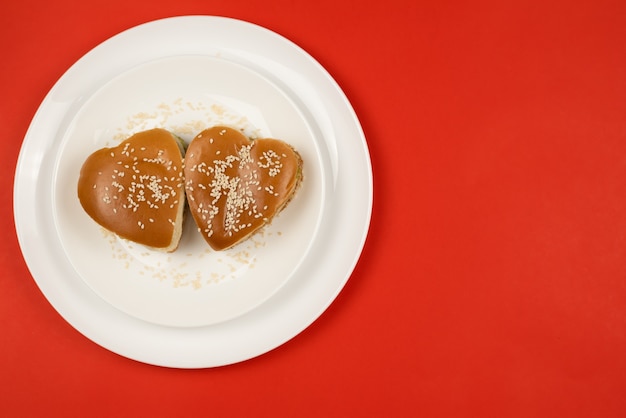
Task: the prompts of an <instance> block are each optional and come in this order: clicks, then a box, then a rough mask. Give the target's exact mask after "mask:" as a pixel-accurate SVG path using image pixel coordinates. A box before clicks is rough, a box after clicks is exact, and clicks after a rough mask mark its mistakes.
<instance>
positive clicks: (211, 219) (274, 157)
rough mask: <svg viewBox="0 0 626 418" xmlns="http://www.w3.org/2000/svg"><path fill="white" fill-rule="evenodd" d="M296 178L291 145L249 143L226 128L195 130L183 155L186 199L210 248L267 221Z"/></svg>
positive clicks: (293, 187) (291, 191)
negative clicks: (195, 134) (195, 133)
mask: <svg viewBox="0 0 626 418" xmlns="http://www.w3.org/2000/svg"><path fill="white" fill-rule="evenodd" d="M301 178H302V159H301V158H300V155H299V154H298V153H297V152H296V151H295V150H294V149H293V148H292V147H291V146H290V145H288V144H286V143H285V142H283V141H280V140H277V139H270V138H264V139H256V140H254V141H250V140H249V139H248V138H247V137H246V136H245V135H243V134H242V133H241V132H239V131H238V130H236V129H232V128H229V127H226V126H216V127H213V128H209V129H206V130H204V131H203V132H201V133H199V134H198V135H197V136H196V137H195V138H194V139H193V140H192V141H191V143H190V144H189V147H188V148H187V154H186V156H185V190H186V192H187V202H188V204H189V208H190V209H191V213H192V216H193V218H194V220H195V221H196V224H197V225H198V230H199V231H200V233H201V234H202V236H203V237H204V239H205V240H206V241H207V243H208V244H209V245H210V246H211V247H212V248H213V249H214V250H224V249H227V248H230V247H232V246H234V245H235V244H238V243H240V242H242V241H243V240H245V239H246V238H248V237H249V236H250V235H252V234H253V233H254V232H256V231H258V230H259V229H260V228H261V227H263V226H264V225H265V224H267V223H269V222H270V221H271V220H272V218H273V217H274V216H275V215H276V214H277V213H278V212H280V211H281V210H282V209H283V208H284V206H285V205H286V204H287V203H288V202H289V201H290V200H291V198H292V197H293V195H294V193H295V191H296V189H297V186H298V184H299V182H300V179H301Z"/></svg>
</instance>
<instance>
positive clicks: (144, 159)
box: [78, 129, 185, 252]
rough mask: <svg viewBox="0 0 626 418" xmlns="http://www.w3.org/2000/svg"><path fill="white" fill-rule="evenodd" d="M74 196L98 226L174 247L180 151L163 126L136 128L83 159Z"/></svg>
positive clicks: (180, 200)
mask: <svg viewBox="0 0 626 418" xmlns="http://www.w3.org/2000/svg"><path fill="white" fill-rule="evenodd" d="M78 198H79V200H80V203H81V205H82V207H83V209H84V210H85V212H87V214H88V215H89V216H90V217H91V218H93V220H95V221H96V222H97V223H98V224H100V225H101V226H102V227H103V228H105V229H107V230H109V231H111V232H113V233H115V234H117V235H119V236H120V237H122V238H125V239H128V240H130V241H133V242H136V243H139V244H142V245H145V246H148V247H153V248H156V249H160V250H163V251H168V252H169V251H174V250H175V249H176V248H177V247H178V243H179V241H180V236H181V233H182V222H183V213H184V207H185V190H184V179H183V151H182V147H181V145H180V142H179V139H178V138H176V137H175V136H174V135H173V134H171V133H170V132H168V131H166V130H164V129H152V130H148V131H143V132H139V133H137V134H135V135H133V136H131V137H130V138H128V139H126V140H125V141H123V142H122V143H120V144H119V145H118V146H116V147H113V148H102V149H100V150H98V151H96V152H94V153H93V154H91V155H90V156H89V157H88V158H87V160H86V161H85V163H84V164H83V166H82V168H81V171H80V177H79V179H78Z"/></svg>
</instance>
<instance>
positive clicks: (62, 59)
mask: <svg viewBox="0 0 626 418" xmlns="http://www.w3.org/2000/svg"><path fill="white" fill-rule="evenodd" d="M185 14H211V15H221V16H228V17H234V18H239V19H243V20H247V21H251V22H253V23H256V24H260V25H262V26H265V27H267V28H269V29H271V30H274V31H276V32H278V33H279V34H281V35H283V36H286V37H287V38H289V39H291V40H292V41H294V42H295V43H297V44H299V45H300V46H301V47H303V48H304V49H306V50H307V51H308V52H309V53H310V54H311V55H313V56H314V57H315V58H316V59H318V60H319V61H320V62H321V64H322V65H324V66H325V67H326V68H327V69H328V70H329V72H330V73H331V74H332V75H333V76H334V77H335V79H336V80H337V81H338V82H339V84H340V85H341V86H342V87H343V89H344V91H345V92H346V94H347V96H348V97H349V99H350V100H351V102H352V103H353V106H354V108H355V110H356V112H357V114H358V115H359V117H360V119H361V122H362V125H363V128H364V131H365V134H366V137H367V141H368V145H369V148H370V152H371V157H372V165H373V172H374V180H375V183H374V192H375V200H374V209H373V217H372V224H371V229H370V233H369V236H368V239H367V242H366V245H365V248H364V251H363V255H362V258H361V260H360V262H359V263H358V265H357V267H356V270H355V271H354V274H353V275H352V277H351V279H350V280H349V282H348V283H347V285H346V287H345V288H344V290H343V291H342V292H341V294H340V295H339V297H338V298H337V300H336V301H335V303H334V304H333V305H331V307H330V308H329V309H328V310H327V311H326V312H325V313H324V314H323V315H322V316H321V317H320V319H319V320H318V321H316V322H315V323H314V324H313V325H312V326H310V327H309V328H308V329H306V330H305V331H304V332H303V333H301V334H300V335H298V336H297V337H296V338H294V339H293V340H291V341H290V342H288V343H287V344H285V345H283V346H281V347H279V348H277V349H276V350H273V351H272V352H270V353H268V354H265V355H263V356H261V357H258V358H255V359H252V360H249V361H246V362H243V363H239V364H236V365H232V366H226V367H221V368H216V369H204V370H176V369H167V368H160V367H155V366H149V365H145V364H142V363H138V362H135V361H131V360H128V359H126V358H123V357H120V356H118V355H116V354H113V353H111V352H108V351H107V350H105V349H103V348H101V347H99V346H97V345H96V344H94V343H92V342H91V341H90V340H88V339H86V338H85V337H83V336H82V335H81V334H79V333H78V332H77V331H75V330H74V329H73V328H72V327H71V326H70V325H68V324H67V323H65V322H64V321H63V319H62V318H61V317H60V316H59V315H58V314H57V313H56V312H55V311H54V309H53V308H52V307H51V305H50V304H49V303H48V302H47V301H46V299H45V298H44V297H43V295H42V294H41V293H40V291H39V290H38V288H37V286H36V284H35V282H34V281H33V280H32V277H31V276H30V274H29V272H28V270H27V267H26V265H25V263H24V261H23V259H22V258H21V255H20V250H19V247H18V244H17V239H16V234H15V229H14V224H13V213H12V185H13V183H12V182H13V176H14V170H15V164H16V161H17V156H18V152H19V148H20V146H21V142H22V139H23V137H24V134H25V132H26V129H27V128H28V125H29V123H30V120H31V118H32V117H33V115H34V113H35V111H36V109H37V107H38V105H39V103H40V102H41V101H42V100H43V98H44V96H45V94H46V93H47V91H48V90H49V89H50V88H51V87H52V85H53V84H54V83H55V81H56V80H57V79H58V78H59V77H60V76H61V75H62V74H63V72H64V71H65V70H66V69H67V68H68V67H69V66H70V65H71V64H72V63H73V62H74V61H75V60H77V59H78V58H80V57H81V56H82V55H83V54H84V53H86V52H87V51H89V50H90V49H91V48H93V47H94V46H96V45H97V44H99V43H100V42H102V41H104V40H105V39H107V38H108V37H110V36H112V35H114V34H116V33H118V32H120V31H122V30H125V29H127V28H129V27H132V26H135V25H137V24H140V23H144V22H147V21H150V20H154V19H157V18H162V17H168V16H174V15H185ZM0 47H1V48H2V66H1V67H0V92H1V94H2V98H1V100H0V123H1V126H2V135H3V138H2V140H1V141H0V147H1V149H0V152H1V154H2V155H3V156H4V158H5V163H4V164H2V165H1V166H0V170H1V174H2V175H1V176H0V182H1V185H0V193H1V194H2V195H1V197H2V199H1V202H2V203H1V206H0V210H1V211H2V216H1V217H0V222H1V223H0V229H2V230H3V231H4V237H5V238H4V240H2V242H1V244H0V245H1V247H0V250H1V251H0V267H1V273H2V274H1V280H0V327H1V328H0V415H2V416H7V417H13V416H15V417H24V416H57V415H58V416H103V417H110V416H116V417H124V416H128V417H138V416H153V417H160V416H163V417H170V416H178V414H179V413H182V414H181V415H184V416H219V417H226V416H268V417H269V416H271V417H276V416H293V417H296V416H297V417H304V416H314V417H329V416H337V417H346V416H358V417H362V416H375V417H396V416H398V417H399V416H421V417H436V416H440V417H444V416H454V417H466V416H467V417H470V416H476V417H579V416H580V417H623V416H626V193H625V192H626V118H625V116H626V113H625V110H626V3H625V2H623V1H612V2H611V1H598V0H595V1H519V2H516V1H508V2H502V1H495V0H494V1H489V0H487V1H471V2H470V1H420V0H417V1H415V0H406V1H400V0H398V1H380V2H358V3H357V2H355V4H350V3H348V2H340V1H336V0H333V1H330V0H317V1H309V2H296V1H289V0H275V1H271V2H252V1H245V0H229V1H210V0H209V1H199V0H196V1H194V0H177V1H176V2H172V1H162V0H151V1H130V0H124V1H121V0H108V1H101V0H94V1H81V2H78V1H76V2H71V1H68V0H57V1H48V2H44V1H41V2H35V1H32V0H12V1H3V2H2V5H0Z"/></svg>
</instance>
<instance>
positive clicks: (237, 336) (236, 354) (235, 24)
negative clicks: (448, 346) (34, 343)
mask: <svg viewBox="0 0 626 418" xmlns="http://www.w3.org/2000/svg"><path fill="white" fill-rule="evenodd" d="M199 23H202V24H207V23H210V24H213V25H217V26H220V25H221V26H224V27H229V28H230V29H233V28H235V29H237V30H239V31H241V32H242V33H243V32H245V33H247V34H248V35H249V34H250V33H253V34H256V35H259V36H258V38H259V39H261V38H262V40H263V42H267V40H270V42H271V43H272V46H275V47H277V48H279V49H280V48H282V50H286V51H288V52H289V53H290V54H295V55H294V57H296V58H298V60H300V61H302V60H304V63H307V64H306V65H305V66H306V68H305V70H306V71H304V72H305V73H306V72H308V75H309V76H311V75H314V76H315V77H316V78H317V79H318V80H317V81H319V80H320V79H321V80H322V81H323V82H324V83H326V86H325V87H326V88H329V89H330V91H332V94H333V95H334V97H333V98H332V100H331V101H332V103H329V104H331V105H333V106H334V107H336V108H340V109H334V110H340V111H341V113H342V114H343V115H344V116H347V117H349V118H350V121H349V123H348V122H345V123H346V125H349V126H346V127H343V129H346V130H350V131H351V133H352V134H353V135H354V137H355V138H357V143H355V144H353V145H355V146H356V148H358V151H359V152H360V153H361V154H360V158H359V159H358V161H354V162H353V161H347V160H346V158H347V157H345V156H344V157H343V158H344V160H342V161H346V162H347V163H349V164H353V165H355V166H358V169H359V170H360V171H361V172H360V173H359V174H361V175H364V176H365V181H363V177H362V176H361V177H360V178H359V181H361V182H363V183H362V184H360V186H359V187H360V191H359V192H356V191H355V190H349V189H348V190H343V189H345V185H344V184H343V181H342V180H341V179H340V180H338V181H337V180H335V187H336V190H340V188H341V190H342V191H345V192H349V193H352V194H354V193H360V196H359V197H360V200H361V201H363V202H364V203H365V204H364V205H362V207H361V208H360V209H361V212H360V214H359V215H360V217H359V224H360V225H358V228H357V232H358V236H356V235H357V234H353V235H355V236H353V237H352V240H351V247H350V251H349V256H350V257H349V258H350V259H348V257H344V259H337V257H336V256H333V255H332V254H330V255H329V258H330V259H331V260H330V261H329V262H336V263H338V264H340V265H341V268H342V271H341V274H337V276H340V277H337V278H335V280H334V281H333V282H332V283H331V285H329V286H325V287H322V286H321V285H320V284H316V283H311V282H312V280H310V279H309V280H306V281H305V282H306V283H298V284H293V283H287V284H286V286H285V287H284V288H282V289H281V290H280V291H279V294H280V296H277V295H274V296H272V298H270V301H271V300H272V299H276V298H280V299H277V301H278V302H279V303H278V304H280V305H281V307H280V309H279V308H277V307H273V308H272V307H270V306H268V305H272V304H271V303H268V302H269V301H266V302H265V303H264V304H263V305H262V306H260V307H257V308H255V309H254V310H253V311H251V312H249V313H247V314H245V315H244V317H243V318H241V319H236V320H234V321H229V322H227V323H224V324H216V325H210V326H205V327H198V328H194V329H175V328H171V327H166V326H161V325H155V324H150V323H147V322H144V321H141V320H138V319H135V318H132V317H130V316H128V315H127V314H124V313H122V312H114V311H111V309H115V308H108V309H107V308H104V307H103V306H102V303H103V301H102V300H100V299H99V296H97V295H95V294H94V293H90V292H89V291H86V290H85V289H84V288H82V287H81V286H80V285H79V284H77V283H74V282H72V281H71V280H69V281H62V280H57V282H55V283H54V285H55V286H52V283H50V282H49V281H47V279H44V277H43V272H42V266H43V265H44V264H45V265H48V266H50V265H52V266H54V265H55V262H56V263H57V264H56V265H58V260H62V259H63V253H62V251H60V250H59V248H51V247H50V246H47V247H45V250H46V251H45V252H46V254H43V261H41V260H35V258H34V256H33V255H32V250H31V249H30V248H29V245H30V246H31V247H32V244H31V242H32V237H33V236H36V234H37V227H38V226H39V225H38V223H39V224H40V223H41V219H39V218H37V217H36V216H32V217H33V218H34V222H33V219H28V216H29V215H33V213H34V209H33V208H26V210H24V201H25V200H26V201H28V197H29V196H30V197H31V201H32V199H33V198H32V197H33V196H35V195H36V191H34V190H23V188H22V187H21V186H22V185H24V183H26V184H28V182H29V181H30V182H31V183H32V182H34V183H37V184H38V182H39V181H40V176H39V173H40V172H41V171H42V170H45V169H46V161H45V158H43V157H41V153H45V151H46V150H45V149H44V150H40V151H39V153H40V154H39V155H40V159H41V160H42V161H36V162H39V163H41V165H39V166H38V167H36V168H35V171H36V174H35V175H33V171H32V170H33V167H34V164H33V163H34V161H30V162H29V155H28V151H29V150H30V148H32V147H33V146H34V145H35V142H34V141H35V140H34V139H32V137H33V135H34V134H35V133H36V131H37V129H40V125H41V124H42V123H44V124H45V120H46V119H53V120H55V121H56V123H57V125H56V127H57V131H59V130H61V129H62V127H63V124H64V123H65V124H67V123H68V121H67V120H65V119H64V116H65V115H67V114H68V112H69V111H70V110H71V109H72V108H75V107H76V106H80V100H78V101H77V100H76V99H74V100H67V101H63V100H62V99H63V98H64V97H63V94H64V93H65V94H67V95H69V92H65V91H63V88H64V87H65V88H66V89H67V86H64V84H68V83H69V84H70V86H69V87H72V86H71V83H70V81H72V77H74V78H75V80H74V84H76V83H78V84H80V83H81V82H83V83H85V82H86V81H85V80H81V79H80V77H81V74H80V67H81V66H85V65H87V64H88V63H89V61H90V60H91V61H94V60H95V61H97V60H98V59H99V58H100V59H101V58H102V57H103V56H106V54H107V50H109V49H110V48H112V47H115V46H116V44H118V43H120V42H122V43H123V42H127V43H128V44H132V45H133V46H135V47H136V46H137V45H136V44H133V42H135V43H136V42H139V43H141V42H146V41H145V35H146V34H148V33H150V31H151V30H153V29H155V28H157V27H161V29H163V27H168V28H170V29H173V28H177V27H180V26H181V25H183V26H193V27H194V28H196V27H197V26H198V24H199ZM196 29H197V28H196ZM189 33H191V32H189ZM240 35H241V34H240ZM178 36H182V35H180V34H179V35H178ZM184 36H187V32H184ZM142 37H143V38H142ZM240 37H244V38H245V36H240ZM255 42H258V40H255ZM205 46H208V47H209V49H210V48H215V45H213V44H211V45H205V44H202V45H200V47H198V46H196V44H194V47H195V48H198V49H202V48H203V47H205ZM235 46H236V45H235ZM188 47H189V46H188V45H185V46H183V47H181V48H182V49H183V50H181V51H180V53H179V54H180V55H184V54H186V53H187V52H188V51H187V50H186V49H187V48H188ZM170 48H172V46H170ZM129 49H132V48H131V47H129ZM217 49H218V51H220V52H226V53H231V52H233V51H236V48H234V47H233V46H232V45H230V48H229V49H227V50H224V51H221V50H220V48H219V47H218V48H217ZM239 52H240V53H242V54H243V55H245V54H246V53H248V52H249V51H248V50H241V51H239ZM126 54H128V51H126ZM165 54H166V55H159V56H155V57H153V58H155V59H157V58H163V57H167V56H171V55H168V53H165ZM242 58H243V59H244V60H246V59H249V58H250V57H249V56H243V57H242ZM121 60H122V61H123V60H124V58H121ZM125 63H126V62H125ZM126 64H127V63H126ZM129 65H130V64H129ZM135 65H136V64H135ZM292 65H296V64H292ZM298 65H304V64H302V63H301V62H299V63H298ZM132 66H133V65H130V66H129V68H132ZM106 71H109V72H111V73H113V74H108V76H109V77H111V76H115V75H116V74H118V73H119V71H121V70H120V69H119V68H118V69H117V70H111V69H109V68H107V69H106V70H103V73H102V74H101V77H100V79H99V80H98V81H90V82H89V83H90V85H91V86H92V89H93V90H94V91H95V90H97V89H98V88H99V87H100V86H101V85H102V83H103V82H104V81H103V80H102V79H103V78H106V77H107V74H106ZM83 77H84V75H83ZM76 79H77V80H78V81H76ZM308 81H311V80H308ZM74 93H75V94H76V92H74ZM82 93H83V94H84V95H85V96H86V98H85V100H88V99H89V97H90V94H88V93H89V92H84V91H83V92H82ZM91 93H93V92H91ZM57 95H60V96H61V97H55V96H57ZM74 97H76V96H74ZM331 122H332V121H331ZM333 128H334V129H333V132H334V131H336V130H337V126H334V125H333ZM53 139H54V137H53ZM45 145H48V147H49V146H51V145H52V144H45ZM331 145H335V146H337V147H339V148H341V147H342V146H345V144H340V143H337V142H336V138H335V142H334V144H331ZM337 164H339V162H337ZM344 164H345V163H344ZM28 168H31V171H30V172H29V171H28ZM339 168H340V167H335V168H334V169H339ZM350 168H352V167H350ZM337 183H338V184H337ZM37 184H35V185H37ZM353 189H358V188H353ZM337 193H339V192H338V191H337ZM25 196H26V197H25ZM352 197H353V196H352ZM13 198H14V199H13V210H14V222H15V227H16V232H17V236H18V242H19V246H20V249H21V251H22V255H23V257H24V259H25V261H26V264H27V266H28V268H29V271H30V272H31V275H32V277H33V279H34V280H35V282H36V284H37V286H38V287H39V289H40V290H41V291H42V293H43V294H44V296H45V297H46V299H47V300H48V302H49V303H50V304H51V305H52V306H53V307H54V309H55V310H56V311H57V312H58V313H59V314H60V315H61V316H62V317H63V318H64V320H65V321H66V322H68V323H69V324H70V325H71V326H72V327H74V328H75V329H76V330H77V331H79V333H81V334H83V335H84V336H85V337H87V338H88V339H90V340H92V341H93V342H95V343H96V344H98V345H100V346H102V347H104V348H105V349H107V350H109V351H112V352H115V353H117V354H119V355H121V356H124V357H127V358H130V359H133V360H137V361H140V362H143V363H148V364H153V365H159V366H165V367H176V368H206V367H216V366H223V365H227V364H233V363H237V362H241V361H245V360H248V359H251V358H253V357H256V356H258V355H261V354H264V353H266V352H268V351H270V350H272V349H274V348H277V347H279V346H280V345H282V344H284V343H285V342H287V341H289V340H291V339H292V338H294V337H295V336H296V335H298V334H299V333H300V332H302V331H304V330H305V329H306V328H307V327H308V326H309V325H310V324H311V323H313V322H314V321H315V320H316V319H317V318H318V317H319V316H320V315H321V314H322V313H323V312H324V311H325V310H326V309H327V308H328V306H329V305H330V304H331V303H332V302H333V301H334V300H335V298H336V297H337V295H338V294H339V292H340V291H341V290H342V289H343V287H344V286H345V283H346V282H347V281H348V279H349V278H350V276H351V275H352V272H353V270H354V268H355V267H356V264H357V262H358V259H359V258H360V256H361V253H362V250H363V247H364V245H365V241H366V239H367V236H368V231H369V226H370V222H371V215H372V206H373V172H372V166H371V160H370V155H369V150H368V147H367V142H366V139H365V135H364V132H363V129H362V127H361V124H360V122H359V120H358V117H357V115H356V113H355V111H354V109H353V107H352V105H351V103H350V102H349V100H348V98H347V97H346V95H345V93H344V92H343V90H342V89H341V88H340V87H339V85H338V84H337V82H336V81H335V80H334V79H333V78H332V76H331V75H330V74H329V73H328V72H327V71H326V69H325V68H324V67H322V65H321V64H319V62H317V61H316V60H315V59H314V58H313V57H312V56H311V55H309V54H308V53H307V52H306V51H304V50H303V49H302V48H300V47H299V46H297V45H296V44H295V43H293V42H292V41H290V40H289V39H287V38H285V37H283V36H282V35H279V34H277V33H276V32H273V31H271V30H269V29H267V28H265V27H262V26H259V25H257V24H255V23H251V22H247V21H244V20H239V19H234V18H229V17H222V16H209V15H189V16H175V17H168V18H164V19H158V20H153V21H150V22H146V23H142V24H140V25H138V26H135V27H132V28H129V29H126V30H124V31H122V32H120V33H118V34H117V35H114V36H112V37H111V38H109V39H107V40H105V41H104V42H102V43H100V44H99V45H97V46H96V47H94V48H93V49H92V50H90V51H89V52H87V53H86V54H85V55H83V56H82V57H81V58H80V59H78V60H77V61H76V62H75V63H74V64H73V65H72V66H71V67H70V68H69V69H68V70H67V71H66V72H65V73H64V74H63V75H62V76H61V77H60V78H59V79H58V80H57V82H56V83H55V84H54V85H53V87H52V88H51V89H50V91H49V92H48V93H47V94H46V96H45V97H44V99H43V101H42V102H41V104H40V105H39V107H38V109H37V111H36V113H35V115H34V117H33V119H32V121H31V124H30V125H29V128H28V130H27V132H26V135H25V137H24V141H23V143H22V145H21V147H20V153H19V156H18V161H17V166H16V171H15V179H14V190H13ZM49 198H50V196H48V195H46V194H45V192H44V193H43V196H42V197H41V199H42V200H44V203H45V201H46V200H47V201H48V203H50V201H49ZM329 200H336V199H329ZM33 206H36V205H33ZM326 229H330V227H327V228H326ZM331 230H332V229H331ZM42 238H43V239H42V242H41V243H39V242H37V245H39V246H41V245H45V243H44V241H45V240H46V238H47V239H48V240H49V239H53V238H50V237H42ZM318 246H319V245H318ZM39 249H41V248H39ZM329 262H327V263H329ZM309 264H311V262H310V261H309ZM318 264H323V263H318ZM310 268H311V270H312V271H315V270H316V269H317V270H319V269H320V267H319V266H314V265H311V266H310ZM81 280H82V279H81ZM57 286H58V287H59V288H56V287H57ZM308 292H311V294H313V295H314V296H316V298H317V299H316V301H317V303H315V304H313V305H311V302H308V304H307V305H306V308H299V313H300V316H299V317H298V318H282V317H281V316H280V315H279V314H280V312H276V311H277V309H278V310H281V311H285V310H288V309H289V308H292V309H295V306H294V302H295V297H296V296H298V295H300V297H301V295H302V294H308ZM68 301H69V302H70V305H68V304H67V303H68ZM64 303H65V304H64ZM81 304H82V306H83V307H84V306H92V305H93V306H94V307H93V308H89V309H91V310H90V312H89V318H88V321H85V319H84V318H79V317H80V315H81V312H80V309H79V308H80V306H79V305H81ZM107 305H108V304H107ZM305 311H306V312H305ZM251 315H255V316H257V319H256V321H255V319H252V318H251ZM259 316H260V318H262V321H263V324H264V325H265V326H264V329H263V331H265V332H267V335H264V336H263V337H264V341H263V342H262V343H259V344H256V345H255V348H254V349H252V350H251V349H249V348H248V349H243V346H244V345H249V343H250V342H251V337H253V336H254V335H253V334H254V333H255V332H256V331H255V332H253V331H252V330H253V329H254V324H253V323H254V322H258V321H259V319H258V317H259ZM272 320H280V321H281V326H273V327H270V326H268V324H269V323H272V322H271V321H272ZM114 323H115V324H118V325H119V324H124V329H123V330H122V333H121V335H118V336H116V337H112V335H111V334H112V331H111V330H110V328H111V325H112V324H114ZM257 325H258V324H257ZM229 326H230V327H231V328H232V327H233V326H234V327H236V328H237V331H236V332H233V331H232V330H228V329H227V327H229ZM277 328H281V329H280V330H278V329H277ZM137 329H142V330H143V332H144V334H145V335H143V336H141V337H140V338H144V337H146V336H148V335H149V337H150V338H151V339H152V342H154V341H159V342H161V343H163V348H161V349H160V350H159V352H158V353H154V352H146V350H145V348H146V347H145V344H138V343H137V341H132V342H131V343H130V344H129V343H128V341H129V340H128V339H130V340H132V339H133V338H135V339H136V338H138V337H136V336H135V335H134V334H133V331H137ZM117 331H118V330H116V331H115V332H117ZM257 334H258V332H257ZM256 336H258V335H256ZM218 337H219V338H220V340H219V341H217V338H218ZM223 339H226V340H228V341H222V340H223ZM253 339H254V338H252V340H253ZM212 343H213V344H212ZM216 343H217V344H216ZM214 346H218V348H217V350H216V351H220V350H221V352H219V353H216V352H212V351H211V350H210V349H209V348H213V349H215V347H214ZM227 348H228V350H226V349H227ZM207 349H209V350H207ZM169 350H174V351H173V352H171V351H169ZM225 351H228V352H225Z"/></svg>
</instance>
